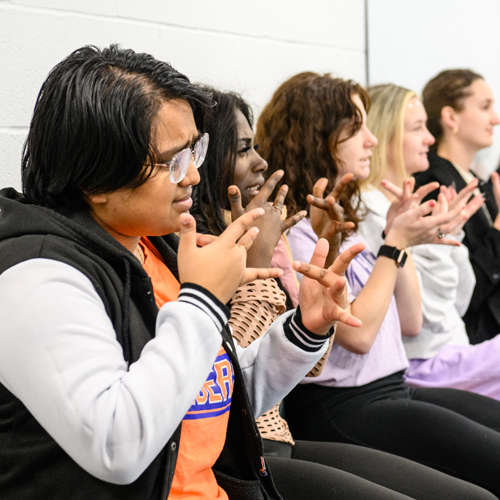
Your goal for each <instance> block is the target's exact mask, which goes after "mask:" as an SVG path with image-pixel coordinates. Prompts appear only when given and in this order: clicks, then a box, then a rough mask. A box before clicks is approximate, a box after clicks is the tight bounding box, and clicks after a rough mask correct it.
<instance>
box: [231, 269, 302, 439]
mask: <svg viewBox="0 0 500 500" xmlns="http://www.w3.org/2000/svg"><path fill="white" fill-rule="evenodd" d="M285 303H286V297H285V294H284V293H283V292H282V291H281V289H280V288H279V286H278V284H277V283H276V281H275V280H274V279H268V280H255V281H253V282H251V283H247V284H246V285H243V286H240V287H239V288H238V290H236V292H235V294H234V295H233V297H232V299H231V303H230V307H231V318H230V319H229V325H230V326H231V328H232V329H233V337H234V338H235V339H236V341H237V342H238V344H239V345H240V346H241V347H248V346H249V345H250V344H251V343H252V342H253V341H254V340H257V339H258V338H259V337H260V336H261V335H262V334H263V333H264V332H265V331H266V330H267V329H268V328H269V327H270V326H271V324H272V323H273V322H274V320H275V319H276V318H278V316H280V315H281V314H283V313H284V312H285V310H286V306H285ZM280 404H281V403H278V404H277V405H276V406H275V407H274V408H272V409H271V410H269V411H268V412H266V413H264V415H262V416H261V417H259V418H258V419H257V420H256V422H257V427H258V428H259V431H260V434H261V436H262V438H264V439H271V440H273V441H281V442H284V443H290V444H294V442H293V439H292V435H291V434H290V430H289V428H288V424H287V423H286V421H285V420H284V419H283V418H282V417H281V415H280V413H279V407H280Z"/></svg>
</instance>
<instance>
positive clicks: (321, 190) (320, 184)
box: [312, 177, 328, 198]
mask: <svg viewBox="0 0 500 500" xmlns="http://www.w3.org/2000/svg"><path fill="white" fill-rule="evenodd" d="M327 185H328V179H327V178H326V177H321V179H318V180H317V181H316V182H315V183H314V186H313V192H312V194H313V196H314V197H315V198H323V197H324V196H325V189H326V186H327Z"/></svg>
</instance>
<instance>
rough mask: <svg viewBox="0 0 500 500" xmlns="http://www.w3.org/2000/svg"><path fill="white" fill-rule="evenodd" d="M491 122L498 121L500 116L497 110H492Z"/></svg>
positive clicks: (499, 121)
mask: <svg viewBox="0 0 500 500" xmlns="http://www.w3.org/2000/svg"><path fill="white" fill-rule="evenodd" d="M491 123H492V124H493V125H498V124H499V123H500V118H498V115H497V112H496V111H495V110H493V116H492V117H491Z"/></svg>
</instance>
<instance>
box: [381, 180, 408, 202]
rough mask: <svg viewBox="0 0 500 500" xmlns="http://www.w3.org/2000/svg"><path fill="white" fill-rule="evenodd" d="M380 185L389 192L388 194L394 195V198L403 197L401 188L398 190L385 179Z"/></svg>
mask: <svg viewBox="0 0 500 500" xmlns="http://www.w3.org/2000/svg"><path fill="white" fill-rule="evenodd" d="M381 184H382V187H383V188H384V189H386V190H387V191H389V193H391V194H392V195H394V196H395V197H396V198H401V196H402V195H403V190H402V189H401V188H398V187H397V186H396V185H394V184H393V183H392V182H390V181H388V180H387V179H383V180H382V183H381Z"/></svg>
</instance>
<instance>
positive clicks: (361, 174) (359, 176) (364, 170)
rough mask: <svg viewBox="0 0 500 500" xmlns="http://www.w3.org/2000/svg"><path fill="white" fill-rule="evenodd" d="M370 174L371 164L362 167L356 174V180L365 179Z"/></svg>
mask: <svg viewBox="0 0 500 500" xmlns="http://www.w3.org/2000/svg"><path fill="white" fill-rule="evenodd" d="M369 175H370V166H369V165H368V167H363V168H360V169H359V170H358V171H357V172H356V174H355V175H354V180H358V181H363V180H365V179H366V178H367V177H368V176H369Z"/></svg>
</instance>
